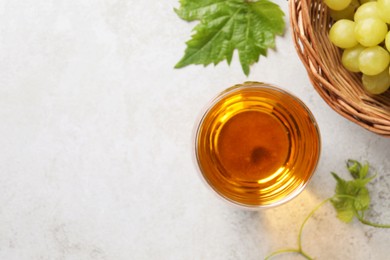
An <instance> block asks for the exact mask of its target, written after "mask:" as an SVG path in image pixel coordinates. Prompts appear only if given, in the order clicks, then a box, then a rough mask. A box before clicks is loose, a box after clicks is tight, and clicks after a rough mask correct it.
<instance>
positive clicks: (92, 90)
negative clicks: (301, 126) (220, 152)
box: [0, 0, 390, 260]
mask: <svg viewBox="0 0 390 260" xmlns="http://www.w3.org/2000/svg"><path fill="white" fill-rule="evenodd" d="M276 2H277V3H278V4H280V6H281V7H282V8H283V10H284V11H285V12H286V14H287V1H282V0H280V1H276ZM177 6H178V1H173V0H167V1H151V0H145V1H131V0H130V1H125V0H112V1H111V0H110V1H109V0H98V1H65V0H56V1H54V0H49V1H48V0H45V1H43V0H36V1H22V0H12V1H11V0H3V1H1V2H0V35H1V37H0V122H1V123H0V191H1V195H0V234H1V235H0V259H7V260H25V259H26V260H27V259H28V260H46V259H48V260H49V259H50V260H52V259H59V260H62V259H66V260H68V259H69V260H70V259H98V260H99V259H105V260H107V259H110V260H111V259H213V260H217V259H221V260H222V259H223V260H226V259H245V260H251V259H262V257H264V256H265V255H266V254H267V253H269V252H271V251H273V250H275V249H278V248H281V247H285V246H287V247H294V246H295V245H296V235H297V232H298V229H299V225H300V223H301V222H302V221H303V219H304V217H305V216H306V215H307V213H308V212H309V211H310V210H311V208H312V207H314V206H315V205H316V204H317V203H319V202H320V201H322V200H323V199H325V198H326V197H328V196H330V195H331V194H332V192H333V189H334V185H335V183H334V181H333V179H332V178H331V176H330V175H329V172H330V171H336V172H338V173H339V174H340V175H342V176H347V175H346V172H345V168H344V162H345V160H346V159H348V158H355V159H359V160H367V161H370V162H371V163H372V164H373V166H375V167H376V168H377V170H378V174H379V177H378V179H377V180H376V181H375V183H373V185H371V186H370V188H371V189H372V190H373V193H372V195H373V198H374V203H373V209H372V210H371V211H370V212H369V214H368V216H369V217H370V218H372V219H373V220H375V221H378V222H390V203H389V198H390V163H389V158H390V149H389V144H390V140H389V139H384V138H381V137H379V136H376V135H374V134H371V133H369V132H367V131H366V130H364V129H362V128H360V127H358V126H356V125H354V124H352V123H350V122H348V121H347V120H345V119H344V118H342V117H340V116H339V115H338V114H336V113H335V112H333V111H332V110H331V109H330V108H329V107H328V106H327V105H326V104H325V102H323V101H322V100H321V98H320V97H319V95H318V94H317V93H316V92H315V91H314V90H313V88H312V86H311V84H310V82H309V80H308V77H307V76H306V72H305V70H304V67H303V66H302V65H301V63H300V61H299V59H298V57H297V55H296V53H295V49H294V47H293V45H292V41H291V36H290V29H287V31H286V34H285V35H284V37H280V38H278V39H277V47H276V51H270V52H269V55H268V57H267V58H264V57H262V58H261V60H260V62H259V63H258V64H256V65H255V66H253V67H252V71H251V75H250V76H249V77H248V78H247V77H245V76H244V75H243V73H242V71H241V68H240V66H239V64H238V61H237V57H236V56H235V57H234V60H233V62H232V65H231V66H230V67H229V66H227V65H226V64H225V63H223V64H220V65H218V66H217V67H213V66H209V67H207V68H203V67H202V66H190V67H187V68H184V69H180V70H175V69H173V66H174V65H175V63H176V62H177V61H178V60H179V59H180V58H181V56H182V54H183V52H184V48H185V45H184V42H185V41H186V40H187V39H188V38H189V35H190V33H191V29H192V27H193V25H194V24H189V23H185V22H183V21H181V20H179V18H178V17H177V16H176V15H175V13H174V12H173V8H174V7H177ZM287 19H288V17H286V21H287ZM247 80H256V81H265V82H270V83H274V84H276V85H279V86H281V87H283V88H286V89H288V90H289V91H290V92H292V93H294V94H296V95H297V96H298V97H300V98H301V99H302V100H303V101H304V102H305V103H306V104H307V105H308V107H309V108H310V109H311V110H312V112H313V113H314V115H315V117H316V118H317V120H318V124H319V126H320V129H321V132H322V155H321V161H320V164H319V166H318V170H317V172H316V175H315V176H314V177H313V178H312V181H311V182H310V184H309V185H308V187H307V189H306V190H305V191H304V192H303V193H301V195H299V196H298V197H297V198H296V199H294V200H293V201H291V202H289V203H287V204H284V205H282V206H280V207H277V208H274V209H268V210H264V211H261V212H247V211H243V210H241V209H236V208H232V207H230V206H229V205H226V204H225V203H224V202H222V201H220V200H219V199H217V198H216V197H215V196H214V194H212V193H211V192H210V191H209V190H208V189H207V188H205V186H204V185H203V183H202V182H201V181H200V179H199V178H198V176H197V174H198V173H197V172H196V168H195V166H194V164H193V161H192V153H191V151H192V150H191V149H192V143H191V137H192V131H193V127H194V123H195V121H196V119H197V118H198V116H199V112H200V110H201V108H202V107H203V106H204V105H205V104H206V103H207V102H208V101H209V100H210V99H211V98H212V97H213V96H215V95H216V94H217V93H218V92H220V91H222V90H223V89H225V88H226V87H229V86H231V85H234V84H236V83H241V82H243V81H247ZM389 234H390V231H389V230H375V229H372V228H369V227H364V226H362V225H360V224H359V223H355V222H354V223H352V224H350V225H347V224H343V223H341V222H339V221H338V220H337V219H335V217H334V211H333V209H332V208H331V207H330V206H329V205H328V206H326V207H324V208H323V209H322V210H320V211H319V212H318V214H316V215H315V218H313V219H312V220H311V221H310V222H309V223H308V225H307V227H306V229H305V230H304V238H303V239H304V241H303V243H304V247H305V248H306V250H307V251H308V252H309V253H311V254H312V255H313V256H316V259H355V260H356V259H364V260H368V259H372V260H374V259H386V258H387V256H388V255H389V253H390V248H389V247H388V237H389ZM276 259H299V257H296V258H294V256H291V255H288V256H281V257H278V258H276Z"/></svg>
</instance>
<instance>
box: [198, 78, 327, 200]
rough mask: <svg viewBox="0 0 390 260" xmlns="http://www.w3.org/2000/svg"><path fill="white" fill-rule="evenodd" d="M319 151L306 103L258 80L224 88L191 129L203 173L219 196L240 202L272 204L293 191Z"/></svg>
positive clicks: (306, 177) (302, 181) (299, 187)
mask: <svg viewBox="0 0 390 260" xmlns="http://www.w3.org/2000/svg"><path fill="white" fill-rule="evenodd" d="M319 153H320V138H319V132H318V129H317V126H316V123H315V121H314V118H313V116H312V115H311V113H310V112H309V111H308V109H307V108H306V107H305V106H304V105H303V104H302V102H300V101H299V100H298V99H296V98H295V97H292V96H291V95H289V94H287V93H285V92H283V91H280V90H278V89H275V88H273V87H268V86H264V85H263V84H260V83H247V84H246V85H245V86H240V87H235V88H233V89H230V90H228V91H226V92H224V93H223V94H222V95H221V96H220V97H219V98H217V99H216V100H215V101H214V102H213V104H212V105H211V107H210V108H209V109H208V110H207V112H206V113H205V115H204V117H203V118H202V120H201V122H200V124H199V127H198V130H197V134H196V158H197V162H198V165H199V168H200V171H201V173H202V175H203V177H204V179H205V180H206V181H207V183H208V184H209V185H210V186H211V187H212V188H213V189H214V190H215V191H216V192H217V193H218V194H220V195H221V196H222V197H224V198H225V199H228V200H229V201H232V202H234V203H236V204H240V205H244V206H255V207H256V206H270V205H275V204H278V203H282V202H284V201H287V200H288V199H289V198H291V197H293V196H294V195H296V194H297V193H299V192H300V191H301V190H302V188H303V187H304V186H305V184H306V183H307V182H308V180H309V179H310V177H311V175H312V173H313V172H314V169H315V167H316V165H317V161H318V157H319Z"/></svg>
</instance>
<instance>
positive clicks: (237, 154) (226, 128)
mask: <svg viewBox="0 0 390 260" xmlns="http://www.w3.org/2000/svg"><path fill="white" fill-rule="evenodd" d="M288 151H289V139H288V132H287V130H286V128H285V127H284V126H283V125H282V124H281V122H280V121H279V120H278V119H277V118H275V117H274V116H273V115H272V114H269V113H264V112H259V111H251V110H249V111H244V112H241V113H238V114H236V115H234V116H232V117H231V118H230V119H228V121H227V122H226V123H225V124H224V125H223V127H222V129H221V131H220V133H219V138H218V146H217V157H218V158H219V160H220V162H221V164H222V166H223V167H224V168H225V169H226V170H227V171H228V172H229V173H230V174H231V176H232V177H234V178H237V179H241V180H245V181H258V180H262V179H264V178H267V177H268V176H269V175H271V174H273V173H274V172H275V171H277V170H278V169H279V168H280V166H282V165H283V164H284V163H285V161H286V159H287V155H288Z"/></svg>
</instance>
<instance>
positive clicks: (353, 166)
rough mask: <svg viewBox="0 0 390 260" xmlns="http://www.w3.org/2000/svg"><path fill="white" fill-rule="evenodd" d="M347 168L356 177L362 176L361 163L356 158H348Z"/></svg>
mask: <svg viewBox="0 0 390 260" xmlns="http://www.w3.org/2000/svg"><path fill="white" fill-rule="evenodd" d="M347 168H348V171H349V173H350V174H351V175H352V177H353V178H354V179H358V178H360V168H361V164H360V163H359V162H358V161H355V160H351V159H350V160H348V161H347Z"/></svg>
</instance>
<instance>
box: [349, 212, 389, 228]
mask: <svg viewBox="0 0 390 260" xmlns="http://www.w3.org/2000/svg"><path fill="white" fill-rule="evenodd" d="M355 215H356V217H357V218H358V220H359V221H360V223H362V224H364V225H368V226H371V227H376V228H390V225H389V224H378V223H373V222H371V221H368V220H366V219H364V218H363V216H360V215H359V214H358V213H356V214H355Z"/></svg>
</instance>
